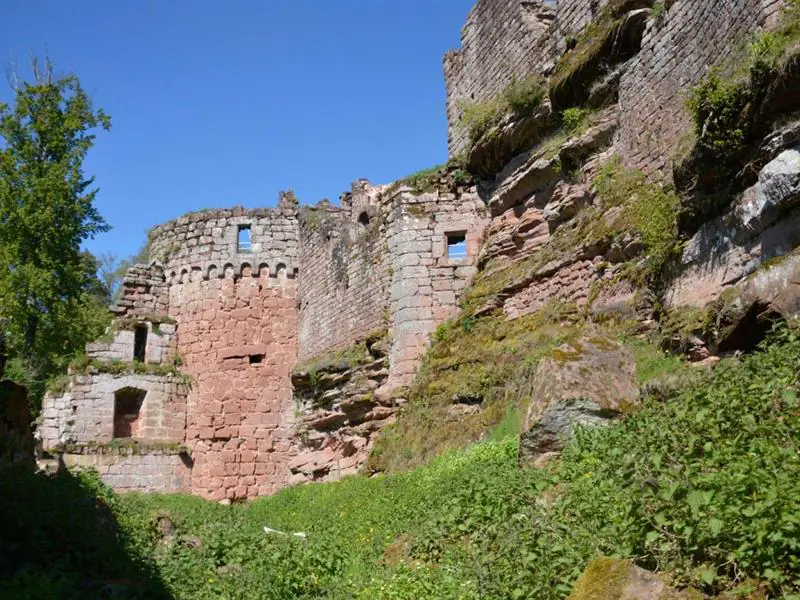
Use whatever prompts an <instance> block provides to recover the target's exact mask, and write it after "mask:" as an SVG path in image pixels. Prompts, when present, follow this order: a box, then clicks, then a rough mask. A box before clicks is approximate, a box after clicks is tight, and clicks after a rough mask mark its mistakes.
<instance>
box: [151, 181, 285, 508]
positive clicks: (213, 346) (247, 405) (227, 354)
mask: <svg viewBox="0 0 800 600" xmlns="http://www.w3.org/2000/svg"><path fill="white" fill-rule="evenodd" d="M242 227H249V231H250V244H249V247H243V246H241V245H240V244H239V230H240V229H241V228H242ZM150 239H151V256H154V257H156V258H157V259H159V260H162V261H163V262H164V269H165V273H167V280H168V282H169V284H170V288H169V289H170V299H169V306H170V316H171V317H173V318H174V319H175V320H176V321H177V327H178V344H177V351H178V354H179V355H180V356H181V357H182V359H183V361H184V370H185V372H187V373H188V374H190V375H191V376H192V377H193V378H194V380H195V384H194V385H193V387H192V390H191V392H190V393H189V397H188V403H187V406H188V410H187V414H188V419H187V424H186V444H187V446H189V447H190V448H191V449H192V451H193V457H194V459H195V464H194V468H193V470H192V491H193V492H194V493H196V494H199V495H202V496H205V497H207V498H210V499H215V500H222V499H226V498H227V499H237V498H244V497H252V496H256V495H263V494H268V493H272V492H274V491H275V490H277V489H279V488H280V487H282V486H283V485H285V483H286V480H287V478H288V467H287V463H288V460H289V458H290V443H289V438H290V432H291V424H292V401H291V398H292V393H291V381H290V379H289V373H290V370H291V368H292V366H293V365H294V363H295V361H296V357H297V306H296V279H295V275H296V273H297V271H298V269H299V252H298V243H299V231H298V222H297V204H296V200H295V199H294V197H293V195H291V194H282V195H281V200H280V203H279V206H278V208H276V209H256V210H245V209H242V208H233V209H229V210H215V211H203V212H200V213H194V214H190V215H187V216H185V217H181V218H180V219H177V220H176V221H173V222H171V223H168V224H166V225H162V226H161V227H158V228H156V229H155V230H154V231H153V232H152V234H151V238H150Z"/></svg>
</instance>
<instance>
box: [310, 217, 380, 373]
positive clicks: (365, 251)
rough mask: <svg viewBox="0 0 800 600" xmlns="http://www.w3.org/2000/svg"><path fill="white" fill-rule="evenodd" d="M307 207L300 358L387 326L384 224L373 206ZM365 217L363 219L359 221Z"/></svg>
mask: <svg viewBox="0 0 800 600" xmlns="http://www.w3.org/2000/svg"><path fill="white" fill-rule="evenodd" d="M352 208H353V210H349V209H350V205H349V203H347V204H346V206H345V209H337V208H334V207H327V206H325V205H323V206H321V207H317V208H309V209H306V210H305V211H304V215H303V217H302V223H303V225H302V227H301V253H300V262H301V264H302V269H303V274H302V277H301V278H300V279H299V282H298V294H299V295H298V304H299V305H300V325H299V327H300V328H299V333H298V336H299V338H298V339H299V359H300V360H301V361H303V360H306V359H308V358H310V357H313V356H315V355H318V354H321V353H324V352H328V351H330V350H333V349H337V348H343V347H346V346H349V345H351V344H352V343H353V342H355V341H357V340H360V339H364V338H365V337H367V336H368V335H369V334H370V333H372V332H375V331H378V330H381V329H385V328H386V325H387V323H386V310H387V302H388V297H387V296H388V294H387V290H388V276H389V270H388V256H387V252H386V237H385V223H384V222H383V219H382V217H381V215H380V211H379V209H378V207H377V206H375V205H374V204H371V205H370V204H365V203H357V204H355V205H353V206H352ZM359 219H360V220H359Z"/></svg>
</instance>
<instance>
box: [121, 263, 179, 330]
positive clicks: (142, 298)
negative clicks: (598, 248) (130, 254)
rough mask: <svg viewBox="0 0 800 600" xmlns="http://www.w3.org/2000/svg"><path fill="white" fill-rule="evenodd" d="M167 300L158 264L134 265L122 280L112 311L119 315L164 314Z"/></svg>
mask: <svg viewBox="0 0 800 600" xmlns="http://www.w3.org/2000/svg"><path fill="white" fill-rule="evenodd" d="M168 300H169V297H168V290H167V285H166V281H165V279H164V270H163V269H162V268H161V266H160V265H155V264H154V265H142V264H139V265H134V266H133V267H131V268H130V269H128V272H127V273H126V274H125V277H124V278H123V280H122V289H121V291H120V298H119V300H118V301H117V304H116V306H115V307H114V308H113V310H114V312H115V313H116V314H117V315H118V316H120V317H136V316H145V315H164V314H166V313H167V310H168V306H167V302H168Z"/></svg>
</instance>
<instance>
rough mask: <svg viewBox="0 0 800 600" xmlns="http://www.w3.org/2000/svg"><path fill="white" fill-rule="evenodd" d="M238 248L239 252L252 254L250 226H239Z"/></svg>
mask: <svg viewBox="0 0 800 600" xmlns="http://www.w3.org/2000/svg"><path fill="white" fill-rule="evenodd" d="M236 247H237V250H238V251H239V252H250V250H251V249H252V247H253V245H252V236H251V231H250V225H239V231H238V237H237V238H236Z"/></svg>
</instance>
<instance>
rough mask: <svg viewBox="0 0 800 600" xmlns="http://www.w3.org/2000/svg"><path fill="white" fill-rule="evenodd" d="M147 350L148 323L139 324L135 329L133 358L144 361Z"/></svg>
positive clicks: (136, 360)
mask: <svg viewBox="0 0 800 600" xmlns="http://www.w3.org/2000/svg"><path fill="white" fill-rule="evenodd" d="M146 351H147V325H137V326H136V328H135V329H134V330H133V360H134V362H144V355H145V352H146Z"/></svg>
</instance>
